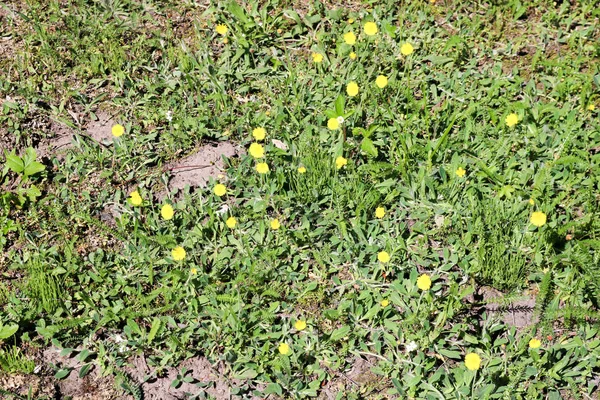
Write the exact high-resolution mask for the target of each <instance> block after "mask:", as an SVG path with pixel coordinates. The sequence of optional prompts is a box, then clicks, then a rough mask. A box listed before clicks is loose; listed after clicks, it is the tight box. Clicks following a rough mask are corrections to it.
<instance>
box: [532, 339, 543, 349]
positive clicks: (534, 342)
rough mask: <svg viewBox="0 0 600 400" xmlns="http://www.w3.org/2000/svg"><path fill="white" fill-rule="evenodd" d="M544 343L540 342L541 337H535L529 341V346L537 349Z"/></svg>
mask: <svg viewBox="0 0 600 400" xmlns="http://www.w3.org/2000/svg"><path fill="white" fill-rule="evenodd" d="M541 345H542V342H540V340H539V339H537V338H533V339H531V340H530V341H529V348H530V349H537V348H539V347H540V346H541Z"/></svg>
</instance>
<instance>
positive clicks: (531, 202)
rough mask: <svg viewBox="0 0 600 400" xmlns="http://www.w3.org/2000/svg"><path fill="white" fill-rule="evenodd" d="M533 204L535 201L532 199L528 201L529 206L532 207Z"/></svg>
mask: <svg viewBox="0 0 600 400" xmlns="http://www.w3.org/2000/svg"><path fill="white" fill-rule="evenodd" d="M534 204H535V200H534V199H533V198H531V199H529V205H530V206H532V205H534Z"/></svg>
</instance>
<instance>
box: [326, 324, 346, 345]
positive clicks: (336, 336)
mask: <svg viewBox="0 0 600 400" xmlns="http://www.w3.org/2000/svg"><path fill="white" fill-rule="evenodd" d="M350 330H351V329H350V327H349V326H348V325H344V326H342V327H341V328H338V329H336V330H335V331H333V332H331V336H330V337H329V339H330V340H331V341H332V342H337V341H339V340H340V339H342V338H343V337H345V336H348V334H349V333H350Z"/></svg>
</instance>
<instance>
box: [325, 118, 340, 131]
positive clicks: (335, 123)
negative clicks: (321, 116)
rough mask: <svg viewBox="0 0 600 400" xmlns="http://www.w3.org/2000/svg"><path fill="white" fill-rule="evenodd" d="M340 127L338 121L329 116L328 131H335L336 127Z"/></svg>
mask: <svg viewBox="0 0 600 400" xmlns="http://www.w3.org/2000/svg"><path fill="white" fill-rule="evenodd" d="M339 127H340V123H339V122H338V120H337V118H329V119H328V120H327V128H328V129H329V130H330V131H335V130H336V129H339Z"/></svg>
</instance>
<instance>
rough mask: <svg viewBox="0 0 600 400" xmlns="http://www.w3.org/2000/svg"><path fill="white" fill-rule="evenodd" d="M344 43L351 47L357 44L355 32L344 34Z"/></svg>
mask: <svg viewBox="0 0 600 400" xmlns="http://www.w3.org/2000/svg"><path fill="white" fill-rule="evenodd" d="M344 42H346V44H349V45H353V44H355V43H356V35H355V34H354V32H348V33H345V34H344Z"/></svg>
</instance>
